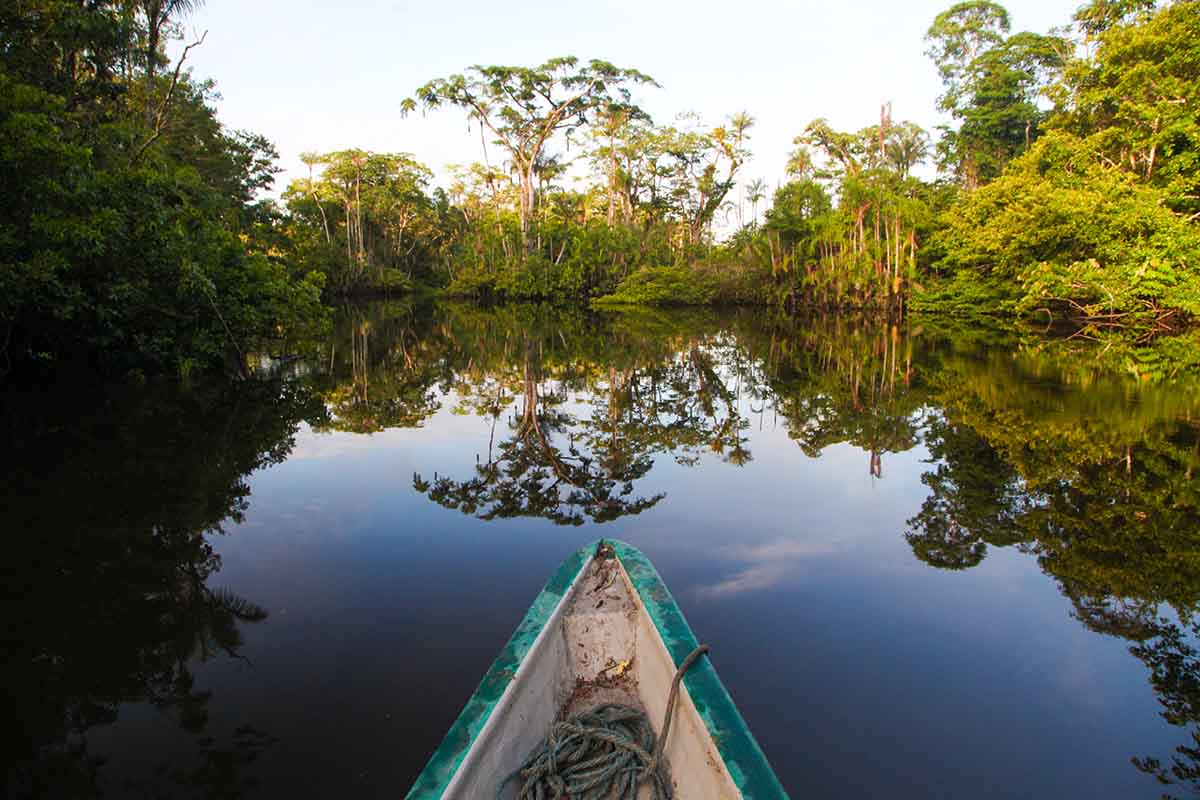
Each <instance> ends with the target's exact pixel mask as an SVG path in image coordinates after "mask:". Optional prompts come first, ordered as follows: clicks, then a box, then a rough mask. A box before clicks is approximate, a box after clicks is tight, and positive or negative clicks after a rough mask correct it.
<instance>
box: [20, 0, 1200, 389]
mask: <svg viewBox="0 0 1200 800" xmlns="http://www.w3.org/2000/svg"><path fill="white" fill-rule="evenodd" d="M201 5H202V4H200V3H197V2H192V0H120V1H119V2H98V1H97V2H93V1H92V0H87V2H83V3H77V2H68V0H61V1H55V0H46V1H45V2H42V1H38V2H22V3H17V4H9V5H7V6H6V10H4V11H3V12H0V13H2V14H3V18H2V19H0V36H2V37H3V47H2V48H0V70H2V71H0V120H2V123H0V142H2V144H3V147H2V149H0V174H2V175H3V178H4V184H5V185H6V186H8V187H12V188H13V189H15V191H9V192H6V193H4V196H3V198H2V199H0V203H2V204H3V208H2V209H0V210H2V214H0V220H2V221H0V265H2V267H3V268H2V269H0V325H2V326H3V345H2V349H0V356H2V362H3V368H4V370H5V374H6V375H8V374H12V373H18V372H29V373H34V374H39V373H40V374H45V373H47V372H54V371H57V370H63V369H68V368H70V369H72V370H83V371H84V372H92V373H103V374H113V373H116V374H121V373H128V372H131V371H133V372H140V373H169V374H182V373H187V372H190V371H193V370H214V369H216V370H223V371H225V372H227V373H228V372H232V373H245V372H246V371H247V370H248V369H249V367H248V362H249V360H250V354H252V353H255V352H260V351H268V352H275V353H284V352H291V351H292V350H294V349H295V348H297V347H300V346H302V344H303V342H305V341H306V340H307V339H306V337H308V336H309V335H311V334H312V333H314V332H319V331H321V330H322V329H323V326H326V325H327V324H328V319H329V313H328V308H329V304H330V302H331V300H332V299H333V298H337V297H346V296H356V295H368V294H386V295H390V296H395V295H400V294H404V293H409V292H428V291H434V292H437V293H440V294H442V295H445V296H453V297H458V298H470V299H474V300H480V301H485V302H513V301H539V302H549V303H554V304H559V305H564V304H572V305H587V304H595V305H602V306H609V307H622V306H646V305H708V304H714V305H745V306H755V307H760V308H765V309H784V310H787V311H793V312H794V311H795V310H797V309H800V308H804V307H807V308H820V309H826V310H828V309H859V310H863V309H865V310H870V311H872V312H874V313H882V314H892V315H901V314H904V313H907V312H910V311H911V312H918V313H927V314H936V315H956V314H985V315H996V316H998V317H1002V318H1005V319H1008V320H1010V321H1013V322H1019V321H1028V320H1034V321H1036V322H1038V323H1039V324H1043V325H1053V326H1066V327H1069V328H1070V329H1071V331H1072V332H1074V333H1080V335H1083V336H1089V337H1092V338H1106V339H1107V338H1110V337H1116V338H1118V339H1121V340H1122V341H1126V342H1127V341H1131V340H1132V341H1139V340H1143V339H1146V338H1154V337H1157V336H1161V335H1170V334H1172V333H1175V332H1177V331H1178V330H1180V329H1181V328H1186V327H1187V326H1188V325H1189V324H1190V323H1191V321H1192V319H1193V318H1194V316H1195V314H1196V313H1197V311H1200V305H1198V304H1200V282H1198V281H1200V278H1198V277H1197V276H1198V274H1200V273H1198V270H1200V263H1198V259H1200V234H1198V233H1197V221H1198V220H1200V200H1197V197H1198V196H1200V195H1198V192H1200V155H1198V152H1200V129H1198V128H1197V113H1196V111H1197V92H1198V88H1197V87H1198V86H1200V75H1198V74H1197V73H1198V68H1197V61H1198V58H1200V57H1198V56H1197V47H1200V45H1197V42H1200V36H1198V35H1197V33H1198V31H1200V7H1197V6H1196V4H1194V3H1190V2H1178V3H1165V4H1155V3H1152V2H1141V1H1139V0H1097V1H1096V2H1093V3H1090V4H1088V5H1085V6H1083V7H1081V8H1080V9H1079V10H1078V11H1077V12H1076V13H1075V15H1074V17H1073V18H1072V19H1070V20H1063V22H1064V25H1063V26H1060V27H1058V28H1055V29H1054V31H1052V32H1048V33H1037V32H1031V31H1014V30H1012V25H1011V21H1010V17H1009V14H1008V12H1007V11H1006V10H1005V9H1004V8H1003V7H1002V6H1000V5H998V4H996V3H991V2H966V3H959V4H957V5H954V6H952V7H950V8H947V9H946V10H945V11H943V12H942V13H940V14H938V15H937V16H936V17H935V18H934V19H932V20H930V25H929V28H928V31H927V33H926V35H925V38H924V41H923V42H922V41H914V42H912V43H911V45H910V46H911V47H913V48H923V49H924V51H925V52H926V54H927V55H928V57H929V69H930V70H931V71H933V72H936V74H937V75H938V76H939V77H940V80H941V83H942V93H941V95H940V97H939V101H938V102H939V111H941V112H942V113H943V114H945V115H947V116H948V118H949V119H950V120H952V123H953V124H951V125H946V126H943V127H942V128H941V129H940V130H936V131H929V130H925V129H923V128H921V127H920V126H919V125H917V124H915V123H912V122H908V121H905V120H904V119H902V114H900V113H899V110H896V111H895V112H894V110H893V109H892V108H891V107H890V105H884V106H882V107H881V108H880V111H879V116H878V123H877V124H874V125H871V126H869V127H866V128H863V129H861V130H850V131H844V130H838V129H836V128H834V127H833V126H831V125H830V124H829V123H828V122H827V121H826V120H825V119H823V118H821V117H820V116H819V114H820V110H819V109H814V110H813V118H812V120H811V122H809V123H807V124H806V125H804V126H803V127H802V128H801V129H799V130H796V131H795V143H794V148H795V149H794V151H793V153H792V155H791V158H790V159H789V161H788V164H787V171H786V175H780V176H775V179H774V180H773V182H772V183H771V184H770V185H769V184H768V182H767V181H765V180H763V179H761V178H756V179H753V180H750V179H748V178H747V176H746V174H745V172H744V169H745V165H746V163H747V160H748V159H749V158H750V156H751V154H752V151H753V147H754V132H755V120H756V117H755V113H756V112H755V111H753V110H741V109H730V110H729V113H728V115H727V116H726V117H725V118H723V119H716V120H714V119H702V118H700V117H699V116H698V115H696V114H691V113H680V114H679V115H678V116H677V117H676V118H675V119H672V120H668V121H657V120H653V119H651V118H650V116H649V115H648V114H647V113H646V112H645V111H644V110H643V109H642V107H641V106H640V105H639V96H640V93H643V92H646V91H656V90H657V89H656V87H657V84H656V83H655V81H654V79H653V78H652V77H651V76H650V75H647V74H644V73H642V72H640V71H638V70H637V69H634V68H632V67H626V66H617V65H614V64H612V63H609V62H607V61H603V60H598V59H593V60H583V59H579V58H576V57H567V56H564V57H556V58H551V59H549V60H545V61H543V62H541V63H536V64H531V65H523V66H480V65H476V66H468V67H465V68H464V69H463V71H462V72H460V73H455V74H450V75H445V76H441V77H432V79H431V80H428V82H426V83H424V84H419V83H418V82H417V81H414V85H413V86H412V87H410V88H409V89H408V92H407V93H402V92H398V94H397V96H396V98H395V103H397V104H399V105H400V106H401V107H402V108H403V109H404V110H405V111H406V112H408V113H410V114H413V115H418V114H453V115H459V116H460V117H462V118H464V120H465V122H466V123H467V124H468V125H469V126H471V128H472V129H473V130H474V131H476V132H477V134H478V136H479V137H480V142H481V145H482V152H481V155H482V156H483V160H482V161H480V162H476V163H471V164H464V165H459V166H456V167H453V168H452V169H450V170H449V171H448V172H443V173H441V174H440V175H439V176H436V177H435V173H434V171H433V170H432V169H431V167H430V166H429V165H427V164H425V163H422V161H421V160H420V155H419V154H413V153H408V152H403V150H402V144H403V143H402V142H398V143H397V144H398V145H400V146H399V147H397V149H396V150H395V151H392V152H372V151H369V150H365V149H344V150H339V151H335V152H312V153H307V154H305V155H304V157H303V161H304V163H305V164H306V165H307V167H308V172H307V174H303V175H300V176H297V177H294V178H292V179H291V180H290V181H289V183H288V185H287V186H285V187H276V186H274V181H275V175H276V173H277V172H278V168H277V167H276V166H275V158H276V155H277V154H276V153H275V150H274V147H273V145H272V143H271V142H270V141H269V140H268V139H267V138H265V137H264V136H262V135H261V134H258V133H254V132H248V131H239V130H231V129H229V128H228V127H226V126H225V125H223V124H222V123H221V121H220V120H219V119H218V118H217V116H216V112H215V110H214V109H215V97H216V94H215V92H216V89H215V86H214V84H212V83H211V82H209V81H206V80H203V79H200V78H197V77H196V76H194V75H193V74H192V72H191V71H190V70H189V69H188V68H187V59H188V56H189V53H190V52H191V51H192V50H193V49H194V48H199V47H202V46H203V44H204V42H203V36H200V37H197V38H195V39H191V38H190V37H185V36H184V35H183V32H184V28H183V26H182V24H181V23H182V21H183V20H185V19H187V17H188V15H189V14H190V13H192V12H195V11H196V9H197V8H198V7H200V6H201ZM172 37H175V38H176V39H178V40H179V41H178V42H177V45H178V46H177V47H176V50H177V51H178V52H177V54H176V55H175V57H174V59H173V60H172V59H170V58H168V56H167V55H166V49H165V47H166V43H167V42H168V41H171V40H172ZM757 113H763V112H757ZM489 153H490V154H491V157H489ZM772 186H773V187H774V188H771V187H772Z"/></svg>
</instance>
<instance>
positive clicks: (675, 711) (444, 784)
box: [407, 539, 787, 800]
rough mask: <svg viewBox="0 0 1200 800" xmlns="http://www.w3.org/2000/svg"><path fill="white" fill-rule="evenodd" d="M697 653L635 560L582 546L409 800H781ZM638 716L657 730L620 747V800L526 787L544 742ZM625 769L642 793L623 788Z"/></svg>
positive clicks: (621, 546)
mask: <svg viewBox="0 0 1200 800" xmlns="http://www.w3.org/2000/svg"><path fill="white" fill-rule="evenodd" d="M706 650H707V647H705V646H702V645H700V644H699V643H698V642H697V640H696V637H695V635H694V634H693V633H692V630H691V628H689V627H688V624H687V621H686V620H685V619H684V617H683V614H682V612H680V610H679V607H678V606H677V605H676V604H675V600H674V598H672V597H671V593H670V592H669V591H668V590H667V587H666V586H665V585H664V584H663V581H662V578H661V577H659V574H658V571H657V570H655V568H654V566H653V565H652V564H651V563H650V561H649V560H648V559H647V558H646V557H645V556H644V555H643V554H642V553H641V552H640V551H638V550H637V549H636V548H634V547H632V546H630V545H628V544H626V543H624V542H620V541H615V540H611V539H601V540H599V541H597V542H594V543H592V544H590V545H587V546H585V547H583V548H581V549H580V550H578V551H576V552H575V553H573V554H572V555H571V556H570V557H568V558H567V559H566V561H564V562H563V564H562V566H560V567H559V568H558V570H557V571H556V572H555V573H554V574H553V575H552V576H551V578H550V580H549V581H548V582H547V583H546V585H545V587H544V588H543V589H542V591H541V593H540V594H538V596H537V598H536V599H535V600H534V602H533V605H532V606H531V607H530V609H529V612H528V613H527V614H526V615H525V618H524V619H523V620H522V621H521V623H520V625H518V626H517V629H516V631H515V632H514V633H513V635H512V638H511V639H509V641H508V644H507V645H505V647H504V649H503V650H502V651H501V652H500V655H499V656H498V657H497V658H496V660H495V662H494V663H493V664H492V666H491V668H490V669H489V670H488V671H487V674H486V675H485V676H484V678H483V680H482V681H481V682H480V684H479V688H478V689H476V690H475V693H474V694H473V695H472V696H471V699H470V700H469V701H468V702H467V704H466V707H465V708H463V710H462V713H461V714H459V716H458V718H457V719H456V720H455V722H454V724H453V725H452V726H451V727H450V730H449V731H448V732H447V733H446V736H445V738H444V739H443V740H442V743H441V745H440V746H439V747H438V748H437V750H435V751H434V753H433V755H432V757H431V758H430V759H429V763H428V764H427V765H426V766H425V769H424V770H423V771H422V772H421V774H420V775H419V776H418V777H417V780H416V782H415V783H414V784H413V786H412V788H411V790H410V791H409V792H408V795H407V800H441V799H443V798H444V799H445V800H451V799H453V800H458V799H459V798H462V799H464V800H479V798H489V799H490V798H500V799H501V800H507V799H508V798H517V797H535V796H538V797H546V798H555V800H556V799H557V798H558V797H572V798H574V797H578V796H584V795H585V794H586V795H587V796H589V797H591V796H603V797H608V796H610V795H611V796H619V797H633V796H636V797H639V798H642V797H651V798H658V797H672V798H683V799H684V800H731V799H732V798H747V799H750V798H753V800H773V799H774V798H786V797H787V794H786V793H785V792H784V789H783V787H782V785H781V784H780V782H779V780H778V778H776V776H775V773H774V771H773V770H772V769H771V766H770V764H769V763H768V762H767V759H766V757H765V756H764V755H763V752H762V749H761V748H760V747H759V746H758V743H757V742H756V741H755V740H754V737H753V736H752V735H751V733H750V730H749V729H748V728H747V727H746V723H745V722H744V721H743V720H742V717H741V715H740V714H739V713H738V710H737V708H736V707H735V706H734V704H733V700H732V699H731V698H730V696H729V693H728V692H727V691H726V690H725V687H724V686H723V685H722V683H721V680H720V679H719V678H718V677H717V673H716V670H715V669H714V668H713V666H712V663H711V662H710V660H709V657H708V656H707V654H706ZM643 712H644V719H645V720H646V721H648V722H649V726H650V727H653V733H652V734H651V733H649V732H647V733H644V734H636V735H635V734H632V733H631V734H629V736H630V737H632V738H631V739H629V740H628V741H626V740H625V739H622V740H621V741H622V742H624V744H623V745H622V746H624V747H625V748H626V750H622V751H621V752H620V753H619V754H618V755H619V756H621V757H625V758H626V761H624V762H622V764H624V766H620V765H616V766H614V767H613V768H612V769H611V770H610V772H616V773H619V774H620V775H621V780H622V781H623V782H625V783H627V784H628V787H627V788H626V789H622V790H621V791H617V790H616V789H613V790H612V791H611V792H610V791H609V790H607V789H605V790H604V792H603V793H597V792H599V790H597V789H595V788H594V781H593V782H592V784H593V788H592V789H591V790H590V793H589V792H584V791H583V790H582V789H580V788H579V787H580V786H581V785H584V784H580V783H578V782H577V783H575V784H573V786H574V787H575V788H574V789H570V788H565V786H566V785H565V784H564V783H562V782H561V779H560V782H559V783H558V784H557V788H556V789H553V790H550V791H542V790H538V792H540V793H538V792H535V791H534V790H532V789H530V788H529V787H528V784H527V783H526V784H524V785H523V782H526V781H532V780H533V778H531V777H530V775H531V774H532V773H533V772H534V771H535V770H534V766H533V765H534V764H535V762H537V763H539V764H541V765H543V766H544V765H545V764H546V763H548V762H550V763H556V758H555V757H547V756H546V755H545V753H546V752H549V749H548V748H549V747H550V746H551V743H553V742H555V741H558V742H562V741H565V740H568V739H569V740H571V741H572V742H575V741H577V740H578V739H579V737H578V736H576V735H575V734H577V733H579V732H580V731H581V728H580V727H579V726H580V725H584V724H590V723H587V721H588V720H593V721H594V720H595V719H597V718H598V717H599V716H604V715H607V717H606V719H610V718H611V719H616V718H617V717H620V718H621V719H626V718H628V717H630V716H631V715H634V714H640V713H643ZM622 724H624V723H622ZM629 724H632V723H629ZM621 730H626V729H625V728H622V729H621ZM641 735H644V736H645V737H648V738H646V739H644V740H639V743H637V744H635V743H632V742H633V739H635V738H636V736H641ZM555 736H558V737H559V738H558V739H557V740H556V739H555ZM611 738H612V737H609V738H608V739H606V740H605V741H609V740H610V739H611ZM571 746H574V745H571ZM580 747H582V746H580ZM634 751H636V754H634V755H631V753H634ZM539 752H542V753H543V755H542V756H540V759H541V760H540V761H538V759H539V755H538V753H539ZM564 752H565V751H564ZM588 758H590V756H589V757H588ZM565 759H567V756H565V755H561V756H559V757H558V760H559V761H561V760H565ZM602 760H603V758H602V757H601V758H596V759H594V762H591V761H589V762H588V763H600V762H601V761H602ZM647 762H648V763H647ZM605 763H607V762H605ZM585 766H586V765H585ZM560 767H561V765H559V767H556V768H560ZM602 768H603V766H602V767H597V768H595V769H592V770H591V772H590V773H589V774H592V773H595V772H596V771H597V769H602ZM635 768H636V769H642V770H643V771H642V772H641V773H640V774H637V775H636V780H637V781H638V784H639V785H638V786H637V787H636V788H629V787H632V783H633V781H634V779H635V778H634V777H628V776H629V775H633V774H634V773H633V770H634V769H635ZM622 770H624V771H622ZM550 780H554V779H553V778H551V779H550ZM572 780H577V781H578V780H579V779H578V778H573V779H572ZM656 783H657V785H655V784H656Z"/></svg>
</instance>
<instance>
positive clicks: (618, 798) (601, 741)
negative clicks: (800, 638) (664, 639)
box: [496, 644, 708, 800]
mask: <svg viewBox="0 0 1200 800" xmlns="http://www.w3.org/2000/svg"><path fill="white" fill-rule="evenodd" d="M707 652H708V645H706V644H702V645H700V646H699V647H697V648H696V649H695V650H693V651H692V652H691V653H690V654H689V655H688V657H687V658H685V659H684V660H683V663H682V664H680V665H679V669H677V670H676V671H675V677H674V679H672V681H671V694H670V695H669V696H668V698H667V712H666V716H665V718H664V719H663V724H662V736H659V737H657V739H656V737H655V735H654V729H653V728H652V727H650V720H649V719H648V718H647V717H646V714H645V713H644V712H642V711H639V710H637V709H636V708H631V707H629V706H625V705H620V704H617V703H609V704H607V705H602V706H598V707H597V708H594V709H592V710H591V711H585V712H583V713H582V714H577V715H575V716H574V717H571V718H570V719H568V720H565V721H563V722H556V723H554V725H552V726H551V727H550V735H549V736H547V737H546V738H545V740H544V741H543V742H542V743H541V744H540V745H539V746H537V747H536V748H534V750H533V752H532V753H530V754H529V757H528V758H526V759H525V761H524V763H523V764H522V765H521V766H520V768H518V769H517V770H516V771H515V772H513V773H512V774H511V775H509V776H508V777H507V778H505V779H504V780H503V781H501V783H500V786H499V787H497V789H496V798H497V800H500V798H501V796H502V794H503V793H504V789H505V787H506V786H508V784H509V783H511V782H512V781H514V780H516V779H517V778H523V779H524V782H523V783H522V784H521V789H520V791H519V792H518V793H517V800H560V798H568V799H569V800H636V798H637V791H638V786H640V785H641V784H642V783H643V782H645V781H647V780H649V781H651V786H652V788H653V798H654V800H670V798H671V784H670V783H669V782H668V781H667V778H666V775H665V772H664V770H663V761H662V754H663V749H664V748H665V747H666V744H667V736H668V734H669V733H670V731H671V719H672V717H673V716H674V711H675V701H676V700H677V699H678V696H679V681H680V680H682V679H683V674H684V673H685V672H687V671H688V669H689V668H690V667H691V666H692V664H694V663H695V662H696V659H698V658H700V656H701V655H703V654H704V653H707Z"/></svg>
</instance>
